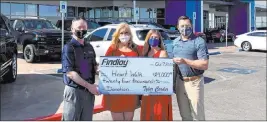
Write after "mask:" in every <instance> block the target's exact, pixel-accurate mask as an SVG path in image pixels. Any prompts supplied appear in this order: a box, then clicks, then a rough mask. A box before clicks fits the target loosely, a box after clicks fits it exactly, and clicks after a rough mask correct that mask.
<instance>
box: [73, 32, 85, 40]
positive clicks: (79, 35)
mask: <svg viewBox="0 0 267 122" xmlns="http://www.w3.org/2000/svg"><path fill="white" fill-rule="evenodd" d="M86 33H87V30H75V32H74V35H75V36H77V37H78V38H79V39H83V38H84V36H85V34H86Z"/></svg>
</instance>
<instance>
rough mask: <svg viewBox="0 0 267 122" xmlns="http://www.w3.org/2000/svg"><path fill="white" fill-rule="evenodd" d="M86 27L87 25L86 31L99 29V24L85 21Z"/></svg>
mask: <svg viewBox="0 0 267 122" xmlns="http://www.w3.org/2000/svg"><path fill="white" fill-rule="evenodd" d="M87 25H88V29H96V28H99V27H100V25H99V24H97V23H95V22H92V21H87Z"/></svg>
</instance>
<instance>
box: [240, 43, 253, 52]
mask: <svg viewBox="0 0 267 122" xmlns="http://www.w3.org/2000/svg"><path fill="white" fill-rule="evenodd" d="M251 49H252V46H251V44H250V43H249V42H243V43H242V50H244V51H250V50H251Z"/></svg>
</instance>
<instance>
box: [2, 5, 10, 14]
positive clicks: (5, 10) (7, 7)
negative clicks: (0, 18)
mask: <svg viewBox="0 0 267 122" xmlns="http://www.w3.org/2000/svg"><path fill="white" fill-rule="evenodd" d="M1 13H2V14H4V15H7V16H9V15H10V3H2V2H1Z"/></svg>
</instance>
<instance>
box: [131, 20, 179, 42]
mask: <svg viewBox="0 0 267 122" xmlns="http://www.w3.org/2000/svg"><path fill="white" fill-rule="evenodd" d="M130 24H133V25H134V24H136V22H130ZM137 24H147V25H151V26H154V27H155V28H161V29H163V30H164V31H165V32H166V34H168V36H169V37H170V39H171V40H174V39H176V38H177V37H178V36H179V35H180V33H179V31H178V30H171V29H166V28H165V27H163V26H162V25H160V24H158V23H154V22H137Z"/></svg>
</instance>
